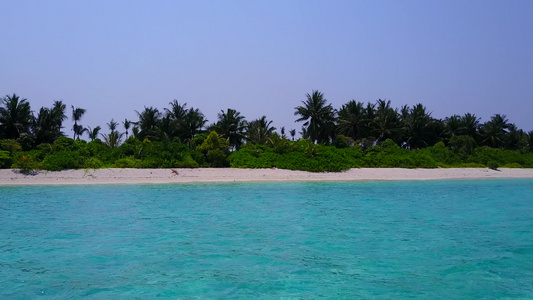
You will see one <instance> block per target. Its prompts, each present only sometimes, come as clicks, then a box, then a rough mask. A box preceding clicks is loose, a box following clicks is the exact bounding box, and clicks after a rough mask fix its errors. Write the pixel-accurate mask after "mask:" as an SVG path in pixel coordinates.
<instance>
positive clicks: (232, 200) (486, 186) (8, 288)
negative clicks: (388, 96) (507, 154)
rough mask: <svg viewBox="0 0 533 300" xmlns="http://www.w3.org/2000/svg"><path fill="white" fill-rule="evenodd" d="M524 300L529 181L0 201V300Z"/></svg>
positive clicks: (530, 251) (531, 289)
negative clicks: (165, 299) (517, 299)
mask: <svg viewBox="0 0 533 300" xmlns="http://www.w3.org/2000/svg"><path fill="white" fill-rule="evenodd" d="M157 297H163V298H170V299H315V298H320V299H501V298H504V299H505V298H508V299H514V298H522V299H533V180H531V179H520V180H477V181H475V180H472V181H424V182H338V183H222V184H217V183H209V184H176V185H93V186H19V187H6V186H4V187H0V299H33V298H37V299H68V298H70V299H77V298H89V299H91V298H92V299H136V298H138V299H153V298H157Z"/></svg>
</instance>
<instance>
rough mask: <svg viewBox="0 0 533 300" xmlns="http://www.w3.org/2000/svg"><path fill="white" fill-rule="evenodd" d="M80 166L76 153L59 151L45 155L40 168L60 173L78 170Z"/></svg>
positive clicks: (78, 156)
mask: <svg viewBox="0 0 533 300" xmlns="http://www.w3.org/2000/svg"><path fill="white" fill-rule="evenodd" d="M80 165H81V164H80V155H79V153H78V152H76V151H59V152H55V153H53V154H50V155H47V156H46V157H45V158H44V160H43V162H42V163H41V168H42V169H44V170H48V171H60V170H65V169H78V168H79V167H80Z"/></svg>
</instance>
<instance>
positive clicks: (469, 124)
mask: <svg viewBox="0 0 533 300" xmlns="http://www.w3.org/2000/svg"><path fill="white" fill-rule="evenodd" d="M459 130H460V131H459V133H460V135H468V136H471V137H472V138H474V139H477V138H478V136H479V118H478V117H476V115H474V114H471V113H466V114H464V115H463V116H462V117H461V118H460V129H459Z"/></svg>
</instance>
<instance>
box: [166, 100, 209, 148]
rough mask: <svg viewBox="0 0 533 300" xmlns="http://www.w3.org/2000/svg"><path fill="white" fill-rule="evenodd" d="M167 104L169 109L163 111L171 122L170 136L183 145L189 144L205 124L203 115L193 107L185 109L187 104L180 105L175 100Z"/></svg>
mask: <svg viewBox="0 0 533 300" xmlns="http://www.w3.org/2000/svg"><path fill="white" fill-rule="evenodd" d="M169 104H170V109H167V108H165V111H166V114H167V115H168V116H170V117H171V120H172V124H171V125H172V129H173V132H172V135H173V136H175V137H177V138H179V139H180V141H181V142H183V143H190V141H191V140H192V138H193V137H194V136H195V135H196V134H198V133H200V132H201V131H202V128H203V127H204V126H205V124H206V123H207V120H206V119H205V117H204V114H203V113H202V112H201V111H200V110H199V109H195V108H194V107H191V108H189V109H187V103H183V104H180V103H179V102H178V101H177V100H174V101H172V102H170V103H169Z"/></svg>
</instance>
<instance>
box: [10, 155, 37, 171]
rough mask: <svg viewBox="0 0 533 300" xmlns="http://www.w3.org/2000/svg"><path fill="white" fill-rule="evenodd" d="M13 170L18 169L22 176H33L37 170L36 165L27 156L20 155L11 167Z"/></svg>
mask: <svg viewBox="0 0 533 300" xmlns="http://www.w3.org/2000/svg"><path fill="white" fill-rule="evenodd" d="M11 167H12V168H14V169H19V170H20V172H21V173H22V174H26V175H28V174H33V173H35V172H36V170H37V169H38V165H37V163H36V162H34V161H33V159H32V158H31V157H30V156H28V155H21V156H19V157H18V159H17V161H16V162H15V163H14V164H13V166H11Z"/></svg>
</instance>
